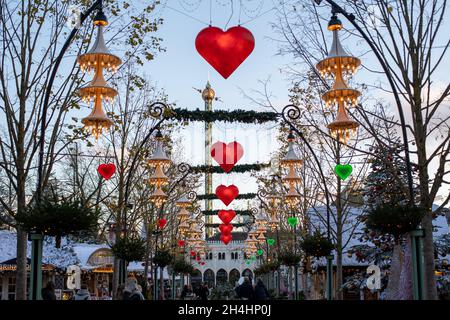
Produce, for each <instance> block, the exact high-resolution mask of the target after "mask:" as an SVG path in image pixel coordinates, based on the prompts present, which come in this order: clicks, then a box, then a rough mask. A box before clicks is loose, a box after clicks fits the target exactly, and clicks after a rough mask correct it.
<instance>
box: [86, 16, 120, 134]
mask: <svg viewBox="0 0 450 320" xmlns="http://www.w3.org/2000/svg"><path fill="white" fill-rule="evenodd" d="M96 17H98V19H95V20H94V25H95V26H96V27H97V38H96V40H95V43H94V45H93V46H92V48H91V50H89V52H87V53H85V54H82V55H79V56H78V57H77V62H78V64H79V65H80V68H81V71H82V72H89V73H90V72H92V71H93V72H94V73H95V75H94V79H93V80H92V82H91V83H90V84H89V85H87V86H86V87H83V88H81V89H79V91H78V94H79V95H80V97H81V99H82V101H83V102H85V103H90V102H91V101H93V102H94V108H93V110H92V112H91V114H90V115H89V116H87V117H85V118H83V119H82V120H81V122H82V123H83V125H84V127H85V129H86V131H88V132H89V133H90V134H92V135H93V136H94V137H95V139H98V138H99V137H100V136H101V135H102V134H103V133H106V132H107V131H108V129H109V128H110V127H111V126H112V125H113V121H112V120H111V119H109V118H108V116H107V115H106V113H105V111H104V110H103V101H105V102H111V103H112V102H113V101H114V97H115V96H116V95H117V94H118V93H117V90H116V89H114V88H112V87H110V86H108V84H107V83H106V81H105V79H104V77H103V70H106V71H107V72H111V73H113V72H116V71H117V68H118V67H119V65H121V64H122V61H121V59H120V58H119V57H117V56H115V55H113V54H111V53H110V52H109V50H108V49H107V47H106V45H105V40H104V38H103V27H104V26H106V25H107V24H108V22H107V20H106V16H104V14H103V13H102V12H99V13H98V14H97V16H96Z"/></svg>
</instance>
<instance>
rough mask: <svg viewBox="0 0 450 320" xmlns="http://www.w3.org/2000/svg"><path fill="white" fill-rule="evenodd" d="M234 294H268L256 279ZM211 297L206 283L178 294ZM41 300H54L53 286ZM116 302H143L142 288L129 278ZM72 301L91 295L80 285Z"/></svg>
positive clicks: (265, 296)
mask: <svg viewBox="0 0 450 320" xmlns="http://www.w3.org/2000/svg"><path fill="white" fill-rule="evenodd" d="M105 290H107V288H101V290H100V291H101V293H102V294H104V295H108V292H106V291H105ZM235 294H236V297H237V298H238V299H242V300H267V299H269V293H268V291H267V288H266V286H265V285H264V283H263V281H262V280H261V279H258V280H257V282H256V285H254V286H253V285H252V280H251V279H250V278H249V277H244V279H243V282H242V283H241V284H239V285H237V286H236V288H235ZM210 295H211V292H210V289H209V288H208V285H207V284H206V283H202V284H200V285H199V286H196V287H195V288H194V289H193V288H192V286H191V285H185V286H184V287H183V290H182V291H181V294H180V299H182V300H203V301H206V300H208V299H209V297H210ZM42 299H43V300H56V294H55V285H54V284H53V282H49V283H48V284H47V286H46V287H45V288H43V289H42ZM117 299H118V300H131V301H139V300H145V297H144V294H143V293H142V287H141V285H139V283H138V281H137V279H136V278H134V277H129V278H128V279H127V280H126V281H125V284H124V285H123V286H120V287H119V289H118V292H117ZM72 300H77V301H82V300H91V294H90V292H89V290H88V286H87V285H86V284H82V285H81V287H80V289H78V290H77V291H76V292H75V294H74V295H73V297H72Z"/></svg>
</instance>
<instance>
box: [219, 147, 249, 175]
mask: <svg viewBox="0 0 450 320" xmlns="http://www.w3.org/2000/svg"><path fill="white" fill-rule="evenodd" d="M243 155H244V149H243V148H242V146H241V144H240V143H239V142H236V141H234V142H230V143H229V144H228V145H226V144H225V143H223V142H221V141H218V142H216V143H214V144H213V145H212V147H211V157H213V159H214V160H215V161H216V162H217V163H218V164H219V166H220V167H221V168H222V169H223V171H225V172H230V171H231V170H232V169H233V167H234V166H235V165H236V163H237V162H238V161H239V160H240V159H241V158H242V156H243Z"/></svg>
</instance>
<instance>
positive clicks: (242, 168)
mask: <svg viewBox="0 0 450 320" xmlns="http://www.w3.org/2000/svg"><path fill="white" fill-rule="evenodd" d="M269 167H270V163H255V164H237V165H235V166H234V167H233V171H232V172H233V173H244V172H250V171H261V170H263V169H266V168H269ZM190 171H191V172H192V173H225V172H224V171H223V169H222V168H221V167H220V166H208V165H200V166H195V167H191V169H190Z"/></svg>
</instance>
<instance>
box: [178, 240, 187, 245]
mask: <svg viewBox="0 0 450 320" xmlns="http://www.w3.org/2000/svg"><path fill="white" fill-rule="evenodd" d="M185 244H186V242H185V241H184V240H178V245H179V246H180V247H184V245H185Z"/></svg>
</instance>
